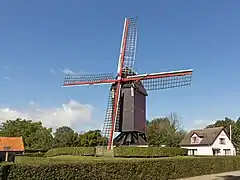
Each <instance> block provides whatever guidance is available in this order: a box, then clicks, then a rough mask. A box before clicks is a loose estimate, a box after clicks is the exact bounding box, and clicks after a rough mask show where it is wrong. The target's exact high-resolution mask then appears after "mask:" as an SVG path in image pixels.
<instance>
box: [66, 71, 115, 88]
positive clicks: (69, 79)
mask: <svg viewBox="0 0 240 180" xmlns="http://www.w3.org/2000/svg"><path fill="white" fill-rule="evenodd" d="M115 79H116V77H115V75H114V73H101V74H93V75H66V76H65V79H64V85H74V84H75V85H88V84H95V83H113V82H114V81H115Z"/></svg>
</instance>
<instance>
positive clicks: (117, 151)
mask: <svg viewBox="0 0 240 180" xmlns="http://www.w3.org/2000/svg"><path fill="white" fill-rule="evenodd" d="M184 155H187V150H186V149H182V148H174V147H169V148H166V147H164V148H161V147H131V146H128V147H116V148H114V156H115V157H173V156H184Z"/></svg>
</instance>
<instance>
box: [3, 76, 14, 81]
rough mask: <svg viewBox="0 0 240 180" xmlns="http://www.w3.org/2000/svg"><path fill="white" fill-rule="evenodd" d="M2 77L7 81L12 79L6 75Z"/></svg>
mask: <svg viewBox="0 0 240 180" xmlns="http://www.w3.org/2000/svg"><path fill="white" fill-rule="evenodd" d="M3 79H4V80H7V81H11V80H12V79H11V78H10V77H7V76H5V77H3Z"/></svg>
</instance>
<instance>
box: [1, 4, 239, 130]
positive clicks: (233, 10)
mask: <svg viewBox="0 0 240 180" xmlns="http://www.w3.org/2000/svg"><path fill="white" fill-rule="evenodd" d="M239 6H240V1H238V0H231V1H224V0H212V1H207V0H202V1H193V0H182V1H177V0H170V1H169V0H168V1H167V0H165V1H163V0H148V1H145V0H142V1H137V0H133V1H128V0H121V1H110V0H105V1H99V0H71V1H64V0H51V1H47V0H41V1H32V0H23V1H17V0H15V1H14V0H13V1H8V0H2V1H0V83H1V88H0V94H1V95H0V120H1V121H4V120H6V119H14V118H17V117H22V118H28V119H33V120H41V121H42V122H43V124H44V125H45V126H47V127H52V128H57V127H59V126H63V125H66V126H70V127H72V128H74V129H75V130H77V131H83V130H88V129H96V128H98V129H101V128H102V124H103V122H104V117H105V111H106V107H107V97H108V90H109V86H108V85H102V86H91V87H68V88H66V87H65V88H63V87H62V85H63V79H64V74H65V73H69V72H70V73H81V74H83V73H87V74H93V73H102V72H103V73H105V72H116V71H117V63H118V55H119V50H120V43H121V36H122V28H123V22H124V18H125V17H134V16H138V18H139V22H138V45H137V54H136V61H135V69H136V71H137V72H138V73H151V72H161V71H172V70H181V69H193V77H192V84H191V86H188V87H183V88H174V89H167V90H160V91H153V92H152V91H151V92H149V96H148V97H147V119H149V120H151V119H153V118H155V117H164V116H167V115H168V114H169V113H170V112H176V113H177V114H178V116H179V117H180V120H181V123H182V126H183V127H184V128H185V129H192V128H200V127H204V126H205V125H206V124H209V123H212V122H213V121H215V120H217V119H223V118H224V117H226V116H228V117H230V118H233V119H237V118H238V117H239V116H240V111H239V105H238V102H239V101H240V91H239V90H238V89H239V88H240V85H239V84H238V80H239V77H240V71H239V66H240V61H239V59H240V50H239V49H240V44H239V43H240V34H239V32H240V23H239V19H240V11H239Z"/></svg>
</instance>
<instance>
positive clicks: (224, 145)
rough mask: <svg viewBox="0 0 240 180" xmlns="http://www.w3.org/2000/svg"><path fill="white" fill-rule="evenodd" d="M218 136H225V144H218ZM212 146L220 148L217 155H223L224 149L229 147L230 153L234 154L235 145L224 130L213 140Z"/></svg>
mask: <svg viewBox="0 0 240 180" xmlns="http://www.w3.org/2000/svg"><path fill="white" fill-rule="evenodd" d="M220 138H225V144H220ZM212 147H213V148H220V149H221V150H220V153H219V154H218V155H225V152H224V149H230V150H231V154H230V155H236V151H235V147H234V146H233V144H232V142H231V141H230V139H229V138H228V136H227V135H226V133H225V132H224V131H222V132H221V133H220V134H219V136H218V137H217V139H216V140H215V141H214V143H213V145H212Z"/></svg>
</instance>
